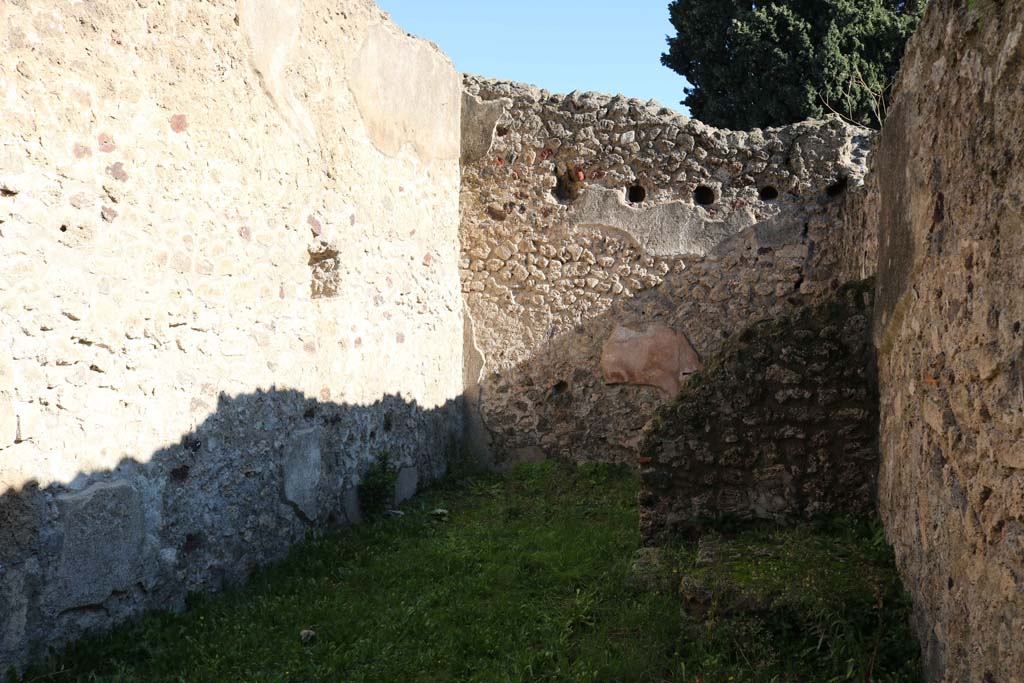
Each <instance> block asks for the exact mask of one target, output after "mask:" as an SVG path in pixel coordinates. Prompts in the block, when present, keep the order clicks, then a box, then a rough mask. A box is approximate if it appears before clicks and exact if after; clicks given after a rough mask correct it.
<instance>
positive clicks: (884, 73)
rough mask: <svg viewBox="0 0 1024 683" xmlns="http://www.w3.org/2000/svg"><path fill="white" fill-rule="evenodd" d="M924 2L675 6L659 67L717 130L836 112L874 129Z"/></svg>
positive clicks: (733, 1) (779, 0) (682, 1)
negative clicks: (682, 84) (684, 83)
mask: <svg viewBox="0 0 1024 683" xmlns="http://www.w3.org/2000/svg"><path fill="white" fill-rule="evenodd" d="M926 1H927V0H774V1H773V2H750V0H746V1H744V0H674V1H673V2H672V3H671V4H670V5H669V12H670V15H671V20H672V25H673V26H674V27H675V29H676V31H677V35H676V36H674V37H670V38H669V39H668V45H669V51H668V52H667V53H666V54H664V55H662V58H661V61H662V63H663V64H664V65H665V66H667V67H669V68H670V69H672V70H673V71H676V72H678V73H680V74H682V75H683V76H684V77H686V79H687V80H688V81H689V82H690V84H691V87H689V88H687V89H686V99H685V100H684V101H683V104H685V105H687V106H688V107H689V108H690V111H691V112H692V113H693V116H694V117H696V118H698V119H700V120H702V121H704V122H705V123H708V124H710V125H713V126H720V127H724V128H734V129H750V128H759V127H767V126H781V125H785V124H788V123H793V122H796V121H801V120H803V119H806V118H810V117H815V116H821V115H823V114H826V113H830V112H835V113H838V114H841V115H842V116H844V117H846V118H848V119H850V120H853V121H856V122H857V123H861V124H864V125H868V126H875V127H877V126H878V125H879V124H880V122H881V120H882V119H883V118H884V116H885V107H886V104H887V98H888V94H889V89H890V87H891V85H892V81H893V78H894V77H895V75H896V71H897V70H898V68H899V64H900V59H902V57H903V50H904V46H905V44H906V41H907V39H908V38H909V37H910V34H911V33H912V32H913V31H914V29H915V28H916V27H917V23H918V21H919V19H920V16H921V12H922V11H923V9H924V5H925V3H926Z"/></svg>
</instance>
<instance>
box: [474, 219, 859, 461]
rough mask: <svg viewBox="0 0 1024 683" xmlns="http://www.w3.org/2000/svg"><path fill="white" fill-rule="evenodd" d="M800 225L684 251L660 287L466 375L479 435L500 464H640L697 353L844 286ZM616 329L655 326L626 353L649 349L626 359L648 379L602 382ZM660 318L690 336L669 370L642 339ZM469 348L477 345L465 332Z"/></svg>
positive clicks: (760, 228)
mask: <svg viewBox="0 0 1024 683" xmlns="http://www.w3.org/2000/svg"><path fill="white" fill-rule="evenodd" d="M804 225H806V224H805V223H801V222H799V221H776V222H773V221H768V222H766V223H762V224H758V225H755V226H752V227H751V228H748V229H746V230H744V231H742V232H741V233H739V234H738V235H736V236H734V237H733V238H731V239H730V240H728V241H727V242H725V243H723V244H722V245H721V246H720V248H719V250H718V253H717V255H715V256H714V257H713V258H708V259H702V258H680V259H679V260H678V261H677V262H676V267H674V268H673V269H672V271H671V272H669V273H666V274H665V276H664V277H663V278H662V280H661V282H660V283H659V284H657V285H656V286H654V287H651V288H650V289H646V290H643V291H641V292H638V293H637V294H636V295H635V296H632V297H629V298H625V297H620V298H618V299H616V300H615V301H614V302H613V303H612V305H611V306H610V307H609V308H608V309H607V310H605V311H603V312H602V313H601V314H599V315H597V316H594V317H592V318H589V319H585V320H583V321H581V322H580V323H579V324H577V325H576V326H575V327H573V328H570V329H569V330H568V331H567V332H564V333H561V334H555V331H554V329H552V333H551V335H550V337H549V338H548V339H547V340H546V341H545V342H543V343H542V344H541V345H539V348H537V349H536V350H535V351H534V352H532V353H531V354H530V356H529V359H528V360H526V361H524V362H521V363H518V364H516V365H514V366H511V367H508V368H500V369H497V371H487V372H485V373H484V374H483V376H480V377H467V378H466V384H467V387H470V388H471V391H472V392H475V393H476V394H478V397H477V399H476V400H475V401H472V402H471V403H470V405H469V416H468V417H469V419H470V421H471V422H473V421H476V422H477V423H479V429H480V430H481V431H483V432H484V433H485V434H486V436H487V439H488V441H489V450H490V454H491V458H492V460H493V461H494V462H495V463H496V464H497V465H498V466H499V467H504V466H507V465H510V464H514V463H516V462H520V461H524V460H536V459H542V458H544V457H557V458H561V459H567V460H571V461H576V462H586V461H609V462H622V463H630V464H634V465H635V458H636V448H637V446H638V445H639V443H640V439H641V432H642V429H643V427H644V425H645V424H646V423H647V421H648V420H649V419H650V418H651V417H652V416H653V415H654V413H655V410H656V409H657V408H658V406H660V405H662V404H663V403H664V402H665V401H666V400H668V399H669V398H671V397H672V396H671V395H670V393H668V392H667V391H666V389H665V388H667V387H670V386H675V387H678V382H679V381H681V380H682V379H684V376H685V375H686V374H688V372H692V370H694V369H696V367H699V360H703V361H706V360H707V359H708V355H709V354H713V353H714V352H715V351H717V350H718V349H719V348H720V347H721V345H722V343H723V342H724V341H725V340H726V339H728V338H729V337H731V336H732V335H733V334H735V333H737V332H739V331H741V330H742V329H744V328H745V327H747V326H748V325H749V324H751V323H753V322H757V321H760V320H768V319H774V318H778V317H780V316H783V315H787V314H790V313H792V312H793V311H794V310H797V309H799V308H800V307H802V306H805V305H808V304H813V303H816V302H818V301H819V300H821V299H823V298H825V297H827V296H829V294H830V293H831V292H834V291H836V289H837V288H838V287H839V285H840V283H839V281H838V280H837V279H835V278H834V277H833V274H834V272H835V271H836V265H835V263H834V260H833V259H834V256H833V255H831V254H828V253H826V249H825V248H821V247H820V246H819V245H818V243H816V242H815V241H814V240H813V239H809V238H808V237H807V236H806V235H801V230H803V229H804ZM808 254H811V255H810V256H808ZM620 327H621V328H625V329H627V330H632V331H636V332H641V331H643V330H645V329H646V330H647V331H648V332H650V333H652V334H651V335H649V336H647V337H646V338H644V337H640V336H637V339H638V341H641V342H643V343H640V344H637V345H636V346H634V347H633V348H632V349H627V350H624V352H623V353H625V354H629V353H639V355H644V354H647V355H648V356H649V357H648V358H639V357H635V358H632V359H630V360H631V361H632V362H633V364H635V365H637V366H640V365H643V364H645V363H646V367H644V368H643V372H639V373H636V374H644V372H648V373H649V377H647V380H648V381H641V382H633V381H630V382H628V383H621V384H620V383H614V384H613V383H610V382H609V381H608V379H613V380H614V379H615V374H616V373H615V372H612V373H608V370H609V368H607V367H602V366H603V365H605V363H603V362H602V361H603V360H605V359H606V357H607V356H608V355H610V354H607V353H605V351H606V349H607V348H608V346H609V344H608V342H609V341H610V340H612V339H613V337H617V336H618V334H619V333H618V330H619V328H620ZM665 328H668V329H669V330H671V331H674V332H675V333H677V334H678V335H680V336H685V339H684V341H683V344H681V345H680V346H682V347H683V348H684V349H689V345H690V344H692V349H695V350H696V352H697V353H698V354H699V356H700V358H699V360H698V359H696V358H692V357H691V358H686V357H685V355H686V354H685V353H683V352H681V353H680V358H679V361H680V362H679V372H680V374H679V375H678V376H676V377H668V376H665V375H664V373H659V372H657V370H658V368H657V367H656V366H657V365H658V358H657V355H658V354H659V353H666V352H668V351H670V349H667V348H664V345H662V346H663V348H661V349H657V348H655V349H653V350H649V349H646V348H644V345H645V344H646V343H647V342H648V341H654V339H655V337H656V336H661V335H656V334H654V333H655V332H656V331H657V330H659V329H660V330H662V331H664V329H665ZM686 342H689V343H688V344H687V343H686ZM466 348H467V349H469V350H472V349H473V348H474V346H473V344H472V340H467V343H466ZM692 349H691V351H692ZM695 361H696V362H695ZM480 367H482V361H479V360H478V362H477V368H480ZM476 372H477V374H478V375H479V372H480V371H479V369H477V371H476ZM478 379H479V383H478V385H476V386H474V383H475V382H477V380H478ZM669 380H670V381H669ZM658 387H663V388H658ZM671 393H674V392H671Z"/></svg>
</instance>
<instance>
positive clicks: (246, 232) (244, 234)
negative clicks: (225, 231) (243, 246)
mask: <svg viewBox="0 0 1024 683" xmlns="http://www.w3.org/2000/svg"><path fill="white" fill-rule="evenodd" d="M238 235H239V236H240V237H241V238H242V239H243V240H245V241H246V242H248V241H249V240H251V239H252V230H250V229H249V226H248V225H243V226H242V227H240V228H239V229H238Z"/></svg>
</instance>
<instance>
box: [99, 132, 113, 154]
mask: <svg viewBox="0 0 1024 683" xmlns="http://www.w3.org/2000/svg"><path fill="white" fill-rule="evenodd" d="M96 141H97V142H98V143H99V144H98V147H99V149H100V151H101V152H106V153H108V154H109V153H110V152H113V151H114V150H115V149H117V143H116V142H114V138H113V137H111V136H110V134H109V133H100V136H99V137H98V138H96Z"/></svg>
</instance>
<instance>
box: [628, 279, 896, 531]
mask: <svg viewBox="0 0 1024 683" xmlns="http://www.w3.org/2000/svg"><path fill="white" fill-rule="evenodd" d="M872 284H873V283H872V282H871V281H870V280H868V281H866V282H862V283H857V284H848V285H843V286H842V287H840V289H839V291H838V292H836V293H835V295H834V296H833V297H832V298H830V299H829V300H828V301H826V302H824V303H822V304H818V305H817V306H814V307H804V308H801V309H799V310H798V311H797V312H795V313H793V314H791V315H789V316H784V317H782V318H778V319H776V320H769V321H762V322H760V323H756V324H754V325H752V326H751V327H749V328H747V329H746V330H744V331H743V332H741V333H739V334H738V335H736V336H735V337H734V338H732V339H730V340H729V341H728V342H726V344H725V345H724V347H723V349H722V350H721V351H720V352H719V353H718V354H717V355H716V356H714V357H713V358H712V359H711V360H710V361H709V363H708V365H707V367H705V368H704V369H703V370H701V371H700V372H698V373H696V374H695V375H693V376H692V377H691V378H690V379H689V381H688V382H687V383H686V385H685V386H684V387H683V389H682V392H681V393H680V394H679V396H678V398H676V399H675V400H673V401H672V402H670V403H668V404H666V405H664V406H662V407H660V408H659V409H658V410H657V411H656V412H655V415H654V418H653V419H652V420H651V422H650V423H649V424H648V426H647V428H646V429H645V430H644V438H643V441H642V442H641V444H640V448H639V457H638V460H639V463H640V467H641V470H640V474H641V491H640V498H639V500H640V529H641V532H642V534H643V536H644V538H645V539H646V540H647V541H648V542H656V541H657V540H658V539H659V538H661V537H663V536H664V535H665V534H668V533H671V534H680V533H682V534H695V533H699V532H700V530H701V528H702V527H703V526H704V525H706V524H707V523H709V522H714V521H719V520H723V519H742V520H750V519H770V520H776V521H792V520H794V519H808V518H813V517H815V516H819V515H835V514H871V513H873V512H874V510H875V480H876V475H877V472H878V392H877V385H876V376H875V362H874V350H873V348H872V345H871V317H872V312H871V300H872V289H873V287H872Z"/></svg>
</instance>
